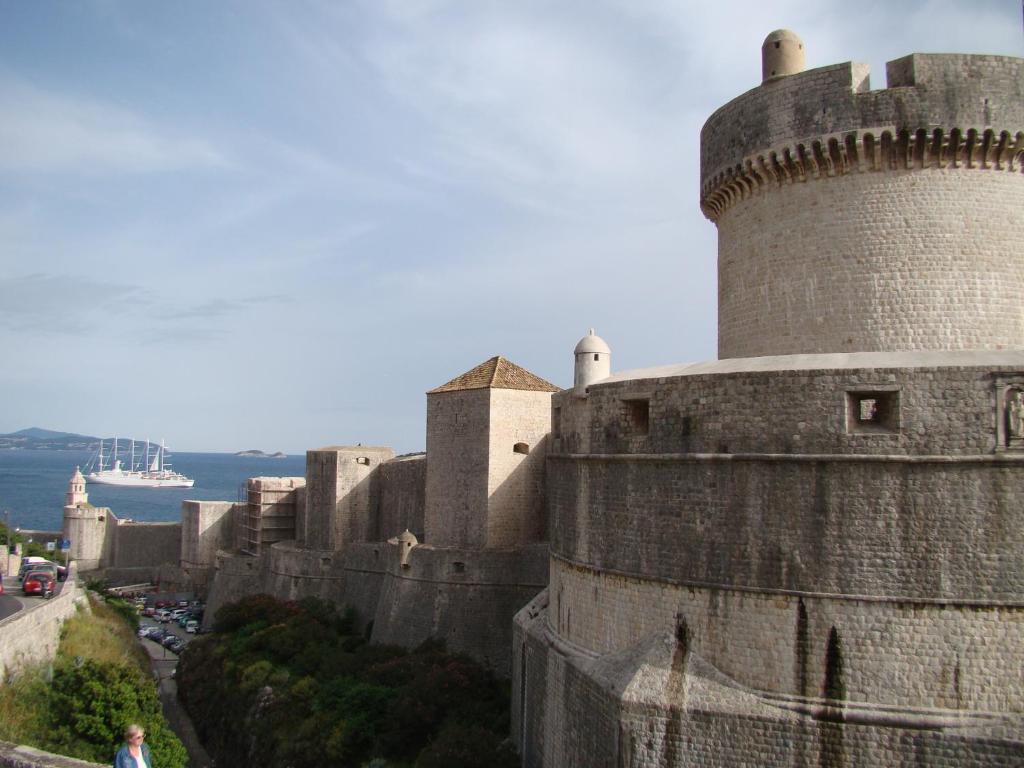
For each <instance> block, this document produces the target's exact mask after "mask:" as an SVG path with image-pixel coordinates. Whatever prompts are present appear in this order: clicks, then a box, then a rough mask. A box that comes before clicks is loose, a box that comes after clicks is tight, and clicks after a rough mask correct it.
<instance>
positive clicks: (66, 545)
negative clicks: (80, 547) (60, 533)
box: [60, 539, 71, 552]
mask: <svg viewBox="0 0 1024 768" xmlns="http://www.w3.org/2000/svg"><path fill="white" fill-rule="evenodd" d="M69 549H71V540H70V539H61V540H60V551H61V552H67V551H68V550H69Z"/></svg>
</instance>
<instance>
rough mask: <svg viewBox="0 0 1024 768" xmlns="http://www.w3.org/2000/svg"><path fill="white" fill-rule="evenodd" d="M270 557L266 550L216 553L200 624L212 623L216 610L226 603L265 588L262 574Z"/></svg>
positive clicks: (254, 593) (206, 625)
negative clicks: (254, 552) (213, 570)
mask: <svg viewBox="0 0 1024 768" xmlns="http://www.w3.org/2000/svg"><path fill="white" fill-rule="evenodd" d="M269 560H270V553H269V552H265V553H263V554H262V555H261V556H260V557H253V556H251V555H243V554H240V553H238V552H226V551H224V550H221V551H220V552H218V553H217V557H216V561H215V566H214V567H215V573H214V578H213V580H212V582H211V583H210V588H209V592H208V594H207V596H206V610H205V611H204V612H203V627H206V628H208V627H210V626H212V625H213V621H214V619H215V618H216V616H217V611H218V610H220V609H221V608H222V607H223V606H225V605H227V604H228V603H235V602H238V601H239V600H241V599H242V598H243V597H246V596H247V595H258V594H260V593H262V592H266V589H265V588H264V581H265V578H264V574H265V573H266V572H267V570H268V569H269Z"/></svg>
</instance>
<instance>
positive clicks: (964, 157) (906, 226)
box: [700, 30, 1024, 358]
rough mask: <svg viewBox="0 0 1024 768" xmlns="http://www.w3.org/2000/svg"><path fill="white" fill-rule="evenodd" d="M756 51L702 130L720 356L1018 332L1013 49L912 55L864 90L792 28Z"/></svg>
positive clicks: (1001, 337)
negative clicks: (757, 76) (753, 62)
mask: <svg viewBox="0 0 1024 768" xmlns="http://www.w3.org/2000/svg"><path fill="white" fill-rule="evenodd" d="M762 51H763V69H764V78H765V79H764V82H763V83H762V84H761V86H759V87H757V88H754V89H753V90H750V91H747V92H746V93H745V94H743V95H742V96H739V97H738V98H736V99H733V100H732V101H730V102H729V103H728V104H726V105H725V106H724V107H722V108H720V109H719V110H718V111H716V112H715V113H714V114H713V115H712V116H711V117H710V118H709V119H708V121H707V123H705V125H704V128H703V130H702V131H701V178H700V196H701V208H702V209H703V211H704V214H705V215H706V216H707V217H708V218H709V219H711V220H712V221H713V222H714V223H715V224H716V225H717V227H718V243H719V246H718V278H719V305H718V306H719V349H718V352H719V357H721V358H727V357H748V356H753V355H785V354H807V353H815V352H866V351H902V350H962V349H992V350H998V349H1019V348H1021V346H1022V343H1024V342H1022V340H1024V313H1022V312H1021V311H1020V297H1021V296H1022V295H1024V259H1022V258H1021V252H1022V249H1024V227H1021V226H1020V215H1021V214H1020V212H1021V211H1022V210H1024V184H1021V169H1022V164H1021V156H1022V154H1024V130H1022V129H1024V65H1022V61H1021V60H1020V59H1015V58H1010V57H1001V56H981V55H945V54H912V55H910V56H906V57H904V58H901V59H897V60H895V61H891V62H889V64H888V66H887V68H886V74H887V78H888V87H887V88H885V89H883V90H877V91H872V90H870V85H869V79H868V67H867V65H866V64H857V63H851V62H847V63H845V64H836V65H833V66H828V67H821V68H819V69H815V70H813V71H809V72H802V71H800V70H802V68H803V48H802V43H800V42H799V38H797V37H796V35H794V34H793V33H792V32H789V31H786V30H780V31H778V32H773V33H772V34H771V35H769V36H768V38H767V39H766V40H765V43H764V48H763V49H762ZM773 73H774V74H773Z"/></svg>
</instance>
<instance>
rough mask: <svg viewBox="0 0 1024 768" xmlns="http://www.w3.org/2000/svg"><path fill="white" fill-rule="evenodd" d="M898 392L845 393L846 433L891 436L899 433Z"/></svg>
mask: <svg viewBox="0 0 1024 768" xmlns="http://www.w3.org/2000/svg"><path fill="white" fill-rule="evenodd" d="M899 403H900V401H899V392H898V391H895V390H888V391H870V392H847V393H846V431H847V432H850V433H878V434H887V433H888V434H891V433H896V432H899V431H900V408H899Z"/></svg>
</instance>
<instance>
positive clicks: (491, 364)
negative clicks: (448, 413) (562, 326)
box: [427, 355, 561, 395]
mask: <svg viewBox="0 0 1024 768" xmlns="http://www.w3.org/2000/svg"><path fill="white" fill-rule="evenodd" d="M464 389H525V390H528V391H531V392H559V391H561V390H560V389H559V388H558V387H556V386H555V385H554V384H552V383H551V382H549V381H544V379H542V378H541V377H540V376H535V375H533V374H532V373H530V372H529V371H528V370H526V369H525V368H520V367H519V366H518V365H516V364H515V363H513V362H511V361H509V360H506V359H505V358H504V357H501V356H500V355H499V356H498V357H492V358H491V359H490V360H488V361H486V362H483V363H480V365H478V366H477V367H476V368H474V369H473V370H471V371H466V372H465V373H464V374H462V375H461V376H456V377H455V378H454V379H452V380H451V381H449V382H448V383H447V384H442V385H441V386H440V387H437V388H436V389H432V390H430V391H429V392H427V394H428V395H433V394H435V393H437V392H458V391H460V390H464Z"/></svg>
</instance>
